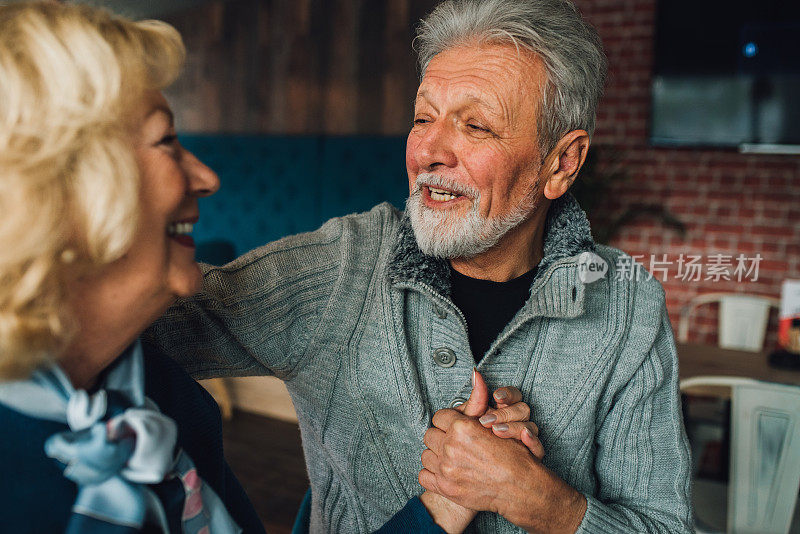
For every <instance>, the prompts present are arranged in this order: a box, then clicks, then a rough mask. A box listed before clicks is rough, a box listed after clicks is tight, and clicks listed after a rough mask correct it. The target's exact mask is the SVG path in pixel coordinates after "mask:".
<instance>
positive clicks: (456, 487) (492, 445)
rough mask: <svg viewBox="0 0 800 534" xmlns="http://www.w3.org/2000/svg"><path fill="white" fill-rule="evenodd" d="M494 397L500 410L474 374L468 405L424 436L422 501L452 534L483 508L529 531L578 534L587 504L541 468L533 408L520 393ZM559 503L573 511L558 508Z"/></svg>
mask: <svg viewBox="0 0 800 534" xmlns="http://www.w3.org/2000/svg"><path fill="white" fill-rule="evenodd" d="M493 397H494V399H495V401H496V405H497V408H494V409H493V408H490V407H489V391H488V388H487V386H486V383H485V381H484V380H483V378H482V377H481V375H480V373H478V372H477V371H473V389H472V394H471V395H470V398H469V400H468V401H467V402H466V403H464V404H463V405H461V406H459V407H458V408H455V409H444V410H439V411H438V412H436V414H435V415H434V417H433V427H431V428H430V429H428V430H427V432H425V437H424V443H425V446H426V447H427V448H426V449H425V450H424V451H423V453H422V466H423V469H422V470H421V471H420V473H419V482H420V484H421V485H422V486H423V487H424V488H425V490H426V491H425V493H423V495H422V496H421V497H420V499H421V500H422V502H423V504H424V505H425V507H426V508H427V509H428V511H429V513H430V514H431V516H432V517H433V519H434V521H435V522H436V523H437V524H438V525H439V526H441V527H442V528H443V529H444V530H445V531H447V532H462V531H463V530H464V529H465V528H466V527H467V526H468V525H469V523H470V522H471V521H472V519H473V518H474V517H475V514H476V513H477V511H482V510H485V511H491V512H495V513H498V514H500V515H502V516H504V517H505V518H506V519H508V520H509V521H511V522H512V523H515V524H516V525H518V526H521V527H523V528H526V529H529V530H545V529H546V530H555V531H561V530H563V531H567V532H569V531H572V532H574V531H575V528H574V527H577V524H579V523H580V519H582V517H583V512H584V510H585V500H584V499H583V496H582V495H580V494H579V493H577V492H576V491H575V490H574V489H572V488H571V487H569V486H568V485H567V484H566V483H565V482H563V481H562V480H561V479H560V478H558V477H557V476H556V475H555V474H554V473H552V472H551V471H550V470H548V469H547V468H545V467H544V466H543V465H542V463H541V460H542V458H543V457H544V448H543V447H542V444H541V442H540V441H539V438H538V433H539V429H538V427H537V426H536V424H534V423H533V422H532V421H530V420H529V418H530V407H529V406H528V405H527V404H525V403H524V402H522V394H521V393H520V391H519V390H518V389H517V388H514V387H505V388H500V389H498V390H496V391H495V392H494V395H493ZM561 504H563V505H564V506H567V509H562V510H557V509H554V506H555V507H558V506H559V505H561ZM554 512H555V514H554ZM531 515H533V516H534V517H533V518H531V517H530V516H531ZM576 519H577V523H576ZM561 527H565V528H561Z"/></svg>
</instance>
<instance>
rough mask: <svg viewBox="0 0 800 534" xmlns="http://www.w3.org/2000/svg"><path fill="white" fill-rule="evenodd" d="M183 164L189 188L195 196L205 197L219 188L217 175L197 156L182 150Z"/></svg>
mask: <svg viewBox="0 0 800 534" xmlns="http://www.w3.org/2000/svg"><path fill="white" fill-rule="evenodd" d="M182 159H183V166H184V169H185V170H186V174H187V175H188V177H189V189H190V190H191V191H192V193H193V194H194V195H195V196H198V197H207V196H209V195H213V194H214V193H216V192H217V191H218V190H219V176H217V173H215V172H214V171H213V170H211V168H210V167H209V166H207V165H206V164H205V163H203V162H202V161H200V160H199V159H197V156H195V155H194V154H192V153H191V152H189V151H188V150H184V153H183V158H182Z"/></svg>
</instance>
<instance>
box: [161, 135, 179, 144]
mask: <svg viewBox="0 0 800 534" xmlns="http://www.w3.org/2000/svg"><path fill="white" fill-rule="evenodd" d="M177 140H178V136H177V135H175V134H167V135H165V136H164V137H162V138H161V140H160V141H159V142H158V144H159V145H173V144H175V142H176V141H177Z"/></svg>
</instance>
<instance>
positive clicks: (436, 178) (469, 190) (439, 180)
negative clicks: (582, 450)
mask: <svg viewBox="0 0 800 534" xmlns="http://www.w3.org/2000/svg"><path fill="white" fill-rule="evenodd" d="M426 186H427V187H435V188H438V189H446V190H448V191H452V192H453V193H455V194H457V195H461V196H464V197H467V198H470V199H473V200H475V199H479V198H480V196H481V193H480V191H478V190H477V189H475V188H474V187H471V186H469V185H466V184H462V183H459V182H456V181H455V180H452V179H450V178H446V177H444V176H442V175H440V174H436V173H432V172H423V173H420V174H419V175H418V176H417V180H416V181H415V182H414V190H413V191H411V196H414V195H419V194H421V193H422V188H423V187H426Z"/></svg>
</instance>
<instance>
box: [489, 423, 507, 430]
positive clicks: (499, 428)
mask: <svg viewBox="0 0 800 534" xmlns="http://www.w3.org/2000/svg"><path fill="white" fill-rule="evenodd" d="M492 428H494V429H495V430H497V431H498V432H508V425H507V424H505V423H500V424H499V425H492Z"/></svg>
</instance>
